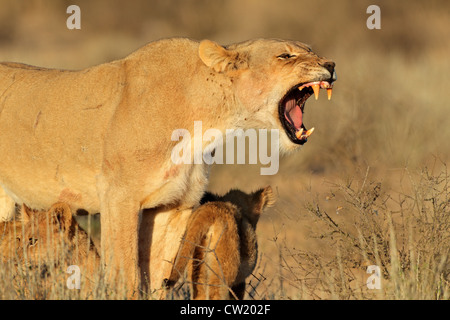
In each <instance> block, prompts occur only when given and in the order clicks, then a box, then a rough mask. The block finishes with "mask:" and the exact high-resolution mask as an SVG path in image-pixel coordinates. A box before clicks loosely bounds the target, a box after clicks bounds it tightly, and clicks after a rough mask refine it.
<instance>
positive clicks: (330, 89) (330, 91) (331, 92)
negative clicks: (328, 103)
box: [327, 88, 333, 100]
mask: <svg viewBox="0 0 450 320" xmlns="http://www.w3.org/2000/svg"><path fill="white" fill-rule="evenodd" d="M327 94H328V100H331V95H332V94H333V88H328V89H327Z"/></svg>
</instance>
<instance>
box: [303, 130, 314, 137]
mask: <svg viewBox="0 0 450 320" xmlns="http://www.w3.org/2000/svg"><path fill="white" fill-rule="evenodd" d="M313 132H314V128H311V129H309V130H308V131H306V133H305V135H306V137H307V138H308V137H309V136H310V135H312V133H313Z"/></svg>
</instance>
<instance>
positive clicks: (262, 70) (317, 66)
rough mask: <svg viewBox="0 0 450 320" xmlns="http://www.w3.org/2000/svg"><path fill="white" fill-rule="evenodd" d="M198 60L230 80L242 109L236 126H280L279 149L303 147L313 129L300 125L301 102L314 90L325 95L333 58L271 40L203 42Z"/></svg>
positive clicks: (300, 45)
mask: <svg viewBox="0 0 450 320" xmlns="http://www.w3.org/2000/svg"><path fill="white" fill-rule="evenodd" d="M199 56H200V59H201V60H202V61H203V63H204V64H205V65H206V66H208V67H210V68H211V69H212V70H214V72H216V73H220V74H223V75H225V76H228V77H230V78H232V81H233V86H234V94H235V96H236V100H237V102H238V103H239V105H240V107H241V109H242V110H243V113H242V114H241V115H242V117H241V118H242V120H241V123H239V124H238V126H240V127H242V128H255V129H257V128H265V129H279V130H280V150H281V151H290V150H293V149H296V148H297V147H298V146H300V145H303V144H304V143H305V142H306V141H307V140H308V137H309V136H310V134H311V133H312V131H313V130H311V129H310V130H308V129H307V128H306V126H305V124H304V119H303V115H304V110H305V103H306V100H307V99H308V98H309V97H310V96H311V95H312V94H315V96H316V99H317V98H318V96H319V90H320V89H326V90H327V93H328V98H329V99H330V98H331V92H332V87H333V83H334V81H335V80H336V79H337V78H336V72H335V64H334V62H332V61H330V60H328V59H326V58H321V57H319V56H317V55H316V54H315V53H314V52H312V50H311V49H310V48H309V47H308V46H307V45H305V44H303V43H301V42H297V41H285V40H276V39H258V40H250V41H246V42H242V43H238V44H233V45H230V46H226V47H222V46H220V45H218V44H217V43H214V42H212V41H209V40H204V41H202V42H201V43H200V46H199Z"/></svg>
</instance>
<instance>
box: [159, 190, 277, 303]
mask: <svg viewBox="0 0 450 320" xmlns="http://www.w3.org/2000/svg"><path fill="white" fill-rule="evenodd" d="M202 202H204V203H205V204H203V205H202V206H200V207H199V208H198V209H196V210H195V211H194V212H193V213H192V214H191V216H190V217H189V220H188V222H187V228H186V232H185V235H184V237H183V241H182V244H181V247H180V249H179V251H178V253H177V256H176V258H175V260H174V264H173V268H172V272H171V274H170V277H169V278H168V279H167V281H166V282H167V285H168V286H169V287H172V286H173V285H174V284H175V283H176V282H177V281H178V279H179V278H180V276H182V274H183V273H184V270H185V268H186V266H187V265H188V264H189V276H188V279H189V283H190V284H191V293H192V296H193V298H194V299H199V300H204V299H212V300H223V299H229V298H231V297H232V298H237V299H243V298H244V294H245V279H246V278H247V277H248V276H249V275H250V274H251V273H252V271H253V269H254V268H255V266H256V260H257V258H258V245H257V239H256V232H255V230H256V224H257V222H258V220H259V217H260V215H261V213H262V212H263V210H264V209H265V208H267V207H269V206H271V205H273V204H274V203H275V197H274V195H273V193H272V188H271V187H266V188H264V189H260V190H258V191H256V192H254V193H252V194H246V193H244V192H242V191H239V190H231V191H230V192H228V193H227V194H225V195H224V196H222V197H219V196H216V195H213V194H210V193H207V194H206V195H205V197H204V198H203V201H202ZM229 289H231V291H232V294H230V291H229Z"/></svg>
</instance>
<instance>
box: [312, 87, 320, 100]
mask: <svg viewBox="0 0 450 320" xmlns="http://www.w3.org/2000/svg"><path fill="white" fill-rule="evenodd" d="M312 88H313V90H314V97H315V98H316V100H317V99H319V90H320V85H319V84H314V85H312Z"/></svg>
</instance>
